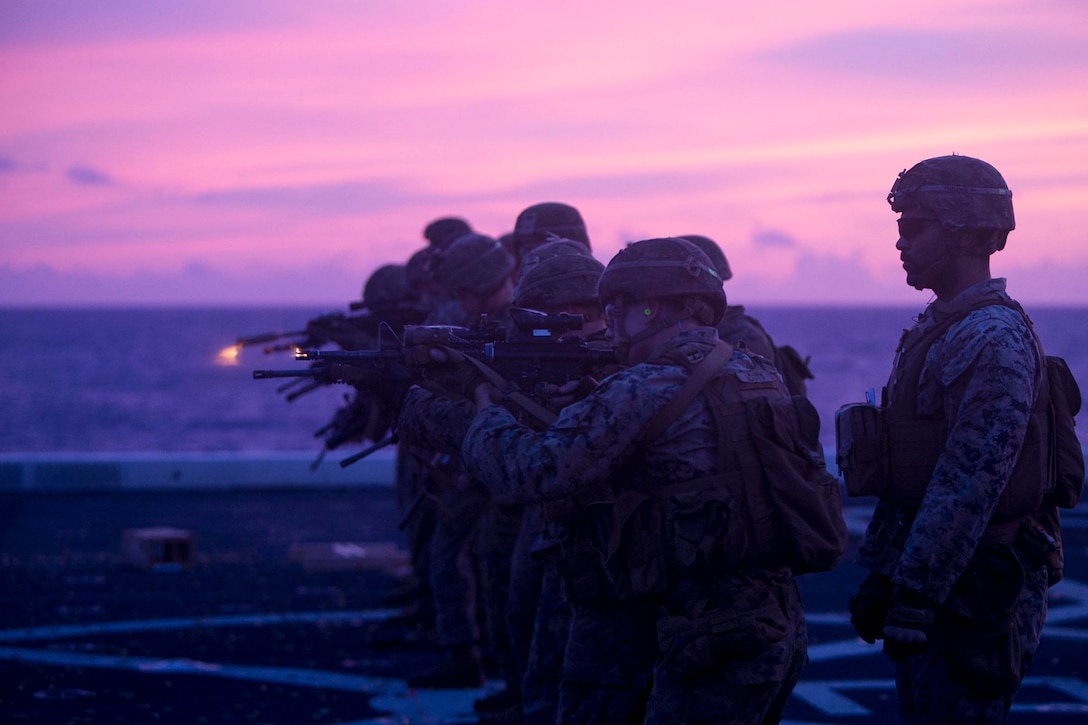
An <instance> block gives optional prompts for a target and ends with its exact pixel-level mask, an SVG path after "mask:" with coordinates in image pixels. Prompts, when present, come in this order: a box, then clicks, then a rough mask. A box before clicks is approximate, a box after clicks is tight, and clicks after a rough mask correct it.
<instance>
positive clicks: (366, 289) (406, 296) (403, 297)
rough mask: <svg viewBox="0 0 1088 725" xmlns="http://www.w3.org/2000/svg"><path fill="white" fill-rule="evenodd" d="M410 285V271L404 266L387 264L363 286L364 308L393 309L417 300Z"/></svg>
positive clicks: (375, 271)
mask: <svg viewBox="0 0 1088 725" xmlns="http://www.w3.org/2000/svg"><path fill="white" fill-rule="evenodd" d="M417 298H418V295H417V294H416V292H415V290H414V289H413V288H412V286H411V285H410V284H409V283H408V270H407V268H406V267H405V265H403V264H386V265H383V266H381V267H378V268H377V269H376V270H374V273H373V274H371V275H370V277H369V279H367V281H366V284H365V285H363V306H365V307H368V308H369V309H372V310H373V309H378V308H382V307H393V306H395V305H399V304H401V303H403V302H407V301H410V300H414V299H417Z"/></svg>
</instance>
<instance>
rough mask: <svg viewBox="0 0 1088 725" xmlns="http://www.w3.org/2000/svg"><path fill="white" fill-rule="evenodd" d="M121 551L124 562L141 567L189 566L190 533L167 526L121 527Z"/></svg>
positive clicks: (190, 560) (191, 546) (191, 553)
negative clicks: (122, 530) (122, 529)
mask: <svg viewBox="0 0 1088 725" xmlns="http://www.w3.org/2000/svg"><path fill="white" fill-rule="evenodd" d="M121 553H122V555H123V556H124V559H125V563H126V564H130V565H132V566H137V567H140V568H141V569H167V568H180V569H187V568H189V567H191V566H192V565H193V535H192V533H190V532H189V531H187V530H185V529H175V528H171V527H168V526H156V527H153V528H147V529H125V532H124V535H123V536H122V539H121Z"/></svg>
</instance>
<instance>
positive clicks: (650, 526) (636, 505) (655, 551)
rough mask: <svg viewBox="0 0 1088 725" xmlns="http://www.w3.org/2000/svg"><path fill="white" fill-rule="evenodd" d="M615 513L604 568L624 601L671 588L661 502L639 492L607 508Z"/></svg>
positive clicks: (627, 495)
mask: <svg viewBox="0 0 1088 725" xmlns="http://www.w3.org/2000/svg"><path fill="white" fill-rule="evenodd" d="M606 506H607V507H609V508H610V509H611V512H612V525H611V527H610V531H609V538H608V544H607V550H606V552H605V555H604V568H605V571H606V572H607V574H608V578H609V579H610V580H611V581H612V584H613V586H614V587H615V589H616V593H617V594H619V596H620V598H621V599H629V598H630V597H632V596H635V595H640V594H658V593H661V592H664V591H665V590H666V589H667V588H668V586H669V575H668V566H667V564H666V554H667V547H666V543H665V513H664V511H663V510H662V506H661V502H660V500H658V499H656V498H653V497H650V496H647V495H646V494H644V493H639V492H637V491H628V492H626V493H623V494H620V496H619V497H618V498H617V499H616V500H615V501H614V502H610V503H608V504H606Z"/></svg>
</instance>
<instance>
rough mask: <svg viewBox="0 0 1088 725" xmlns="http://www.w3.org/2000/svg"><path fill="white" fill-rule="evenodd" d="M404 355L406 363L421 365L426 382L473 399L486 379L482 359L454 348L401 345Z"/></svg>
mask: <svg viewBox="0 0 1088 725" xmlns="http://www.w3.org/2000/svg"><path fill="white" fill-rule="evenodd" d="M404 359H405V362H407V364H408V365H412V366H420V367H422V368H423V377H424V379H426V380H427V382H430V383H434V384H435V385H437V386H439V387H440V388H443V389H444V390H447V391H449V392H450V393H453V394H455V395H460V396H462V397H464V398H468V399H469V400H474V399H475V395H476V388H477V387H478V386H479V385H481V384H482V383H486V382H488V378H487V375H485V374H484V372H483V370H482V369H481V365H482V363H478V362H476V361H475V360H471V359H470V358H469V357H468V356H466V355H464V354H463V353H461V352H459V351H457V350H454V349H453V348H449V347H442V346H437V345H409V346H408V347H406V348H404Z"/></svg>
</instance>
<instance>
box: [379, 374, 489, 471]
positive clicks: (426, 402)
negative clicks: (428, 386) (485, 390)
mask: <svg viewBox="0 0 1088 725" xmlns="http://www.w3.org/2000/svg"><path fill="white" fill-rule="evenodd" d="M474 412H475V408H474V406H473V404H472V403H470V402H469V401H467V400H454V399H453V398H447V397H445V396H442V395H436V394H435V393H432V392H430V391H428V390H424V389H423V388H420V387H418V386H416V387H412V388H410V389H409V390H408V392H407V393H406V394H405V396H404V401H403V403H402V405H401V411H400V418H399V419H398V421H397V435H398V436H399V437H400V439H401V440H402V441H403V442H404V443H406V444H408V445H410V446H416V447H420V448H428V449H431V450H437V451H439V452H441V453H449V454H451V455H457V454H458V453H459V452H460V450H461V442H462V440H463V439H464V437H465V432H466V431H467V430H468V424H469V421H471V420H472V416H473V413H474Z"/></svg>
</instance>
